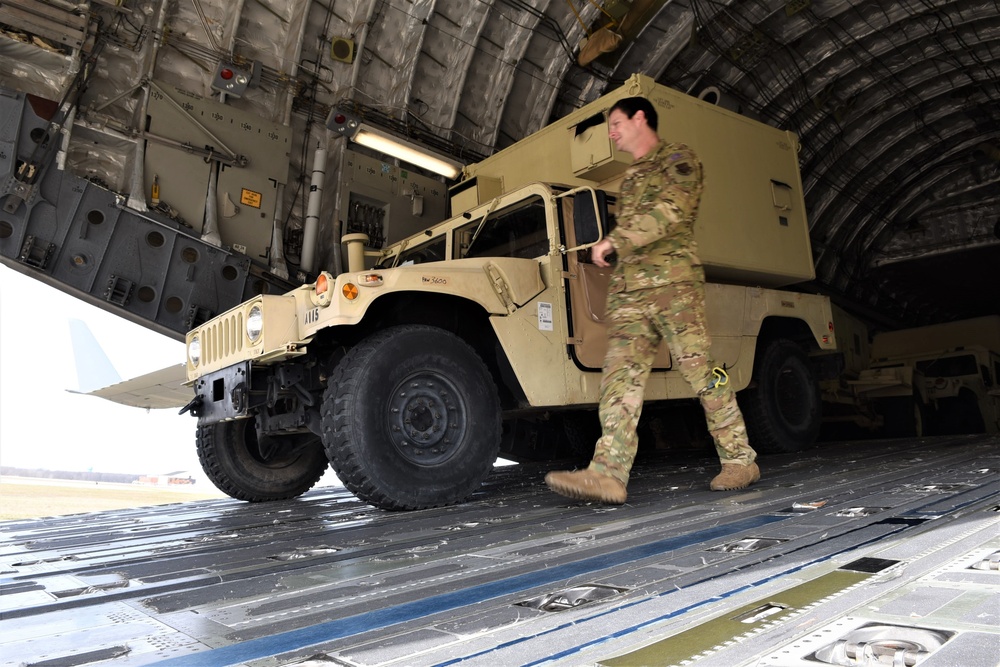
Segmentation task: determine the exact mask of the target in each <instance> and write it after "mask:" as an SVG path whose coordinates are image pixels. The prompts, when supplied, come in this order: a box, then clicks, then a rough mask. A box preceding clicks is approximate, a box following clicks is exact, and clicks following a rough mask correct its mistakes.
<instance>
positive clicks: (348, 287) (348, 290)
mask: <svg viewBox="0 0 1000 667" xmlns="http://www.w3.org/2000/svg"><path fill="white" fill-rule="evenodd" d="M342 292H343V293H344V298H345V299H347V300H348V301H354V300H355V299H357V298H358V286H357V285H355V284H354V283H344V288H343V290H342Z"/></svg>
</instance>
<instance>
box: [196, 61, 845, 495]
mask: <svg viewBox="0 0 1000 667" xmlns="http://www.w3.org/2000/svg"><path fill="white" fill-rule="evenodd" d="M631 95H645V96H647V97H649V98H650V99H651V100H652V101H653V103H654V104H655V105H656V106H657V108H658V110H659V114H660V133H661V135H662V136H663V137H665V138H667V139H668V140H671V141H682V142H684V143H687V144H688V145H690V146H691V147H693V148H694V150H695V151H696V152H697V153H698V154H699V156H700V157H701V159H702V161H703V162H704V165H705V171H706V174H707V188H706V195H705V198H704V200H703V202H702V208H701V216H700V219H699V223H698V226H697V230H696V234H697V239H698V242H699V255H700V257H701V258H702V260H703V261H704V263H705V265H706V269H707V273H708V276H709V280H710V281H711V282H710V284H708V285H707V286H706V291H707V302H708V320H709V327H710V331H711V335H712V341H713V347H712V353H713V355H714V358H715V360H716V362H717V363H718V364H720V367H721V368H722V369H724V370H725V375H726V376H728V381H729V382H731V383H732V384H733V386H734V388H735V389H736V390H738V391H739V392H740V394H739V396H740V400H741V403H742V405H743V407H744V411H745V414H746V418H747V421H748V427H749V428H750V432H751V442H752V444H753V445H754V446H755V447H756V448H758V449H759V450H762V451H767V450H783V451H791V450H795V449H797V448H800V447H803V446H805V445H807V444H809V443H810V442H812V441H813V440H814V439H815V437H816V435H817V432H818V430H819V427H820V397H819V390H818V387H817V383H816V378H815V376H814V373H813V370H812V365H811V363H810V355H812V354H821V353H824V352H831V351H833V350H835V349H836V342H835V338H834V332H833V321H832V315H831V310H830V303H829V300H828V299H827V298H825V297H821V296H817V295H811V294H805V293H799V292H795V291H788V290H782V289H778V288H781V287H786V286H788V285H791V284H794V283H796V282H801V281H805V280H808V279H810V278H812V277H813V275H814V269H813V265H812V255H811V251H810V245H809V233H808V227H807V224H806V218H805V210H804V204H803V199H802V186H801V182H800V177H799V172H798V164H797V158H796V150H797V143H796V138H795V136H794V135H792V134H790V133H787V132H782V131H779V130H777V129H774V128H772V127H769V126H766V125H763V124H761V123H757V122H755V121H752V120H750V119H747V118H745V117H742V116H739V115H737V114H734V113H731V112H729V111H726V110H724V109H721V108H718V107H714V106H712V105H710V104H707V103H705V102H702V101H700V100H697V99H694V98H691V97H688V96H686V95H683V94H681V93H678V92H676V91H673V90H670V89H667V88H664V87H661V86H658V85H656V84H655V82H653V81H652V80H651V79H648V78H646V77H641V76H635V77H633V78H632V79H630V80H629V81H628V82H627V84H626V85H625V86H623V87H622V88H621V89H619V90H616V91H615V92H613V93H611V94H609V95H607V96H606V97H603V98H601V99H599V100H597V101H595V102H593V103H591V104H588V105H586V106H585V107H583V108H581V109H580V110H578V111H576V112H575V113H573V114H571V115H569V116H567V117H566V118H563V119H562V120H560V121H558V122H556V123H554V124H552V125H550V126H548V127H546V128H544V129H543V130H541V131H540V132H538V133H536V134H535V135H532V136H530V137H528V138H526V139H524V140H522V141H520V142H518V143H517V144H515V145H513V146H511V147H510V148H508V149H506V150H503V151H501V152H499V153H497V154H496V155H494V156H492V157H490V158H488V159H486V160H484V161H483V162H480V163H478V164H474V165H471V166H469V167H466V168H465V171H464V173H463V175H462V177H461V179H460V181H459V182H458V184H457V185H455V186H454V187H452V188H451V192H450V202H451V213H452V215H453V217H451V218H450V219H447V220H444V221H442V222H440V223H438V224H436V225H434V226H431V227H429V228H428V229H426V230H424V231H422V232H420V233H418V234H416V235H414V236H412V237H410V238H406V239H404V240H402V241H399V242H396V243H393V244H391V245H389V246H388V247H386V248H384V249H382V250H380V251H375V250H372V249H366V248H365V245H364V244H365V242H366V241H365V236H364V235H361V234H352V235H348V236H346V237H344V239H343V242H344V244H345V245H346V246H348V248H349V250H348V270H347V271H345V272H343V273H342V274H341V275H336V276H335V275H332V274H330V273H326V272H324V273H321V274H320V275H319V276H318V278H317V279H316V281H315V282H314V283H312V284H307V285H303V286H302V287H300V288H298V289H295V290H293V291H291V292H289V293H288V294H285V295H261V296H258V297H256V298H253V299H251V300H249V301H247V302H245V303H243V304H242V305H240V306H238V307H237V308H234V309H232V310H230V311H229V312H226V313H223V314H221V315H219V316H218V317H216V318H214V319H212V320H210V321H208V322H207V323H205V324H204V325H202V326H200V327H198V328H196V329H195V330H193V331H191V332H190V333H189V334H188V336H187V350H188V360H187V371H188V378H189V381H190V382H191V383H192V385H193V387H194V391H195V394H196V398H195V399H194V401H192V403H191V404H190V406H189V408H190V409H191V412H193V413H194V414H195V415H196V416H197V417H198V420H199V426H198V431H197V448H198V453H199V456H200V459H201V462H202V464H203V466H204V468H205V470H206V472H207V473H208V475H209V477H210V478H211V479H212V480H213V481H214V483H215V484H216V485H217V486H218V487H219V488H220V489H222V490H223V491H225V492H226V493H228V494H229V495H231V496H233V497H236V498H242V499H245V500H251V501H258V500H268V499H278V498H288V497H293V496H296V495H298V494H301V493H303V492H304V491H306V490H307V489H309V488H310V487H311V486H312V485H313V484H315V482H316V481H317V480H318V479H319V477H320V476H321V475H322V474H323V473H324V471H325V470H326V467H327V463H328V462H329V463H330V464H332V466H333V468H334V470H335V471H336V473H337V475H338V476H339V477H340V479H341V480H342V481H343V483H344V484H345V485H346V486H347V488H349V489H350V490H351V491H352V492H354V493H355V494H356V495H357V496H358V497H360V498H362V499H364V500H366V501H368V502H370V503H372V504H374V505H377V506H379V507H383V508H387V509H411V508H423V507H431V506H436V505H442V504H448V503H454V502H458V501H461V500H462V499H464V498H466V497H467V496H469V495H470V494H471V493H473V492H474V491H475V490H476V489H477V488H478V487H479V485H480V483H481V481H482V480H483V478H484V477H485V476H486V475H487V473H488V472H489V471H490V469H491V468H492V467H493V465H494V462H495V460H496V458H497V456H498V454H503V455H506V456H509V457H512V458H515V459H518V458H527V457H533V458H539V457H540V456H545V455H546V454H547V452H545V451H544V447H539V446H538V441H537V439H536V438H535V437H534V435H535V434H537V432H538V430H537V429H540V428H541V427H542V426H543V425H551V424H553V423H557V424H564V425H566V427H567V430H570V431H572V430H574V427H575V426H577V425H578V424H579V420H582V419H585V418H588V417H587V413H586V412H585V411H586V410H593V409H594V407H595V406H596V403H597V400H598V387H599V384H600V378H601V364H602V360H603V354H604V348H605V326H606V325H605V310H604V308H605V298H606V291H607V285H608V279H609V276H610V270H607V269H601V268H599V267H597V266H595V265H593V264H591V263H590V262H589V261H588V258H587V252H586V249H587V248H588V247H589V246H591V245H592V244H594V243H595V242H597V241H598V240H599V239H601V238H603V236H604V234H606V233H607V231H608V230H609V227H610V225H611V224H613V219H614V215H615V193H616V191H617V188H618V185H619V183H620V181H621V178H622V175H623V172H624V170H625V168H626V167H627V166H628V164H629V162H630V160H629V159H628V156H627V155H624V156H623V155H621V154H619V153H618V152H617V151H616V150H615V148H614V146H613V144H612V143H611V142H610V141H609V139H608V136H607V123H606V113H607V110H608V109H609V107H610V106H611V105H612V104H613V103H614V101H615V100H617V99H619V98H622V97H625V96H631ZM647 399H648V400H649V401H651V402H653V405H655V402H657V401H667V400H672V399H684V400H687V401H691V400H693V399H694V396H693V395H692V393H691V391H690V390H689V388H688V386H687V384H686V383H685V382H684V380H683V379H682V377H681V376H680V373H679V372H678V371H676V370H673V369H672V362H671V359H670V356H669V354H668V352H667V351H666V349H665V347H664V349H662V350H661V354H660V357H659V360H658V363H657V367H656V368H655V369H654V372H653V374H652V377H651V378H650V380H649V384H648V390H647ZM647 405H649V404H647ZM589 420H592V421H591V422H590V423H596V418H595V417H594V416H593V415H592V413H591V415H590V416H589ZM585 446H588V447H592V446H593V441H592V440H591V441H590V442H589V443H585ZM540 449H541V450H542V451H539V450H540ZM554 453H555V452H549V453H548V454H554Z"/></svg>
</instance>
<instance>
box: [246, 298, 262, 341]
mask: <svg viewBox="0 0 1000 667" xmlns="http://www.w3.org/2000/svg"><path fill="white" fill-rule="evenodd" d="M263 330H264V311H262V310H261V309H260V306H259V305H256V306H254V307H253V308H251V309H250V312H249V313H247V338H249V339H250V342H251V343H256V342H257V339H258V338H260V332H261V331H263Z"/></svg>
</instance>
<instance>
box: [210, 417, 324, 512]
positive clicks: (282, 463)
mask: <svg viewBox="0 0 1000 667" xmlns="http://www.w3.org/2000/svg"><path fill="white" fill-rule="evenodd" d="M195 442H196V446H197V449H198V460H199V461H200V462H201V467H202V469H203V470H204V471H205V474H206V475H208V478H209V479H210V480H211V481H212V483H213V484H215V486H216V487H218V489H219V490H220V491H222V492H223V493H225V494H227V495H229V496H231V497H233V498H237V499H239V500H249V501H252V502H257V501H261V500H284V499H286V498H295V497H297V496H300V495H302V494H303V493H305V492H306V491H308V490H309V489H311V488H312V487H313V486H314V485H315V484H316V482H318V481H319V478H320V477H322V476H323V473H325V472H326V468H327V465H328V462H327V460H326V455H325V454H324V452H323V447H322V445H321V444H320V441H319V438H317V437H316V436H313V435H311V434H309V435H301V436H300V435H296V436H285V437H282V438H276V439H271V440H269V441H268V442H267V445H268V446H265V447H264V448H262V447H261V446H260V443H259V442H258V440H257V429H256V428H255V425H254V420H253V419H238V420H236V421H227V422H219V423H218V424H211V425H209V426H199V427H198V432H197V434H196V436H195Z"/></svg>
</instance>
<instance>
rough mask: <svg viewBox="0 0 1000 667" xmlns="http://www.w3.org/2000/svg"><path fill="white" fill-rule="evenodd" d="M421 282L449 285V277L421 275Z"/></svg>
mask: <svg viewBox="0 0 1000 667" xmlns="http://www.w3.org/2000/svg"><path fill="white" fill-rule="evenodd" d="M420 282H422V283H423V284H425V285H447V284H448V279H447V278H441V277H438V276H420Z"/></svg>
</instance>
